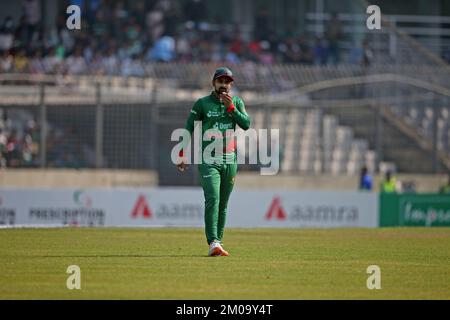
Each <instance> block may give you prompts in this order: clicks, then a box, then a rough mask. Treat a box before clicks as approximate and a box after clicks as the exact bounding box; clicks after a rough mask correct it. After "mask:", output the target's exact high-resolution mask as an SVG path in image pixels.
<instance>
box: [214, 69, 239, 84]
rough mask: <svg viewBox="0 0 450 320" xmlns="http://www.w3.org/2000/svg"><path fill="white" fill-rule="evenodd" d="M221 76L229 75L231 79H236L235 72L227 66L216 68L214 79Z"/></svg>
mask: <svg viewBox="0 0 450 320" xmlns="http://www.w3.org/2000/svg"><path fill="white" fill-rule="evenodd" d="M220 77H228V78H230V79H231V81H234V78H233V72H231V70H230V69H228V68H227V67H220V68H217V69H216V71H215V72H214V77H213V80H216V79H217V78H220Z"/></svg>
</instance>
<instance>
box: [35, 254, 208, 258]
mask: <svg viewBox="0 0 450 320" xmlns="http://www.w3.org/2000/svg"><path fill="white" fill-rule="evenodd" d="M32 257H34V258H211V257H209V256H206V255H195V254H192V255H188V254H178V255H176V254H173V255H170V254H166V255H137V254H108V255H105V254H97V255H47V256H32Z"/></svg>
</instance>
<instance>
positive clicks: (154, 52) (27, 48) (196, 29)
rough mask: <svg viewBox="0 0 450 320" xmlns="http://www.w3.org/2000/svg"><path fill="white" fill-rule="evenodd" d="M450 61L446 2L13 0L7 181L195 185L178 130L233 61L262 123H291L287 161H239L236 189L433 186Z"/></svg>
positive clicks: (4, 101)
mask: <svg viewBox="0 0 450 320" xmlns="http://www.w3.org/2000/svg"><path fill="white" fill-rule="evenodd" d="M71 4H75V5H78V6H79V7H80V8H81V29H80V30H69V29H68V28H67V26H66V20H67V18H68V17H69V14H67V13H66V9H67V7H68V6H69V5H71ZM370 4H376V5H378V6H379V7H380V8H381V13H382V25H381V26H382V28H381V30H369V29H368V28H367V27H366V20H367V18H368V17H369V14H367V13H366V9H367V7H368V6H369V5H370ZM449 62H450V2H448V1H444V0H409V1H401V0H390V1H387V0H385V1H371V2H370V3H369V2H367V1H362V0H342V1H331V0H304V1H301V0H277V1H275V0H265V1H263V0H246V1H240V0H230V1H227V2H225V1H222V2H219V1H205V0H184V1H181V0H180V1H174V0H133V1H131V0H128V1H125V0H121V1H120V0H117V1H116V0H109V1H107V0H103V1H102V0H91V1H89V0H84V1H83V0H78V1H57V0H23V1H1V2H0V151H1V152H0V167H1V169H0V185H1V186H4V187H5V186H6V187H9V186H14V187H15V186H18V187H23V186H34V187H60V186H61V187H88V186H89V187H97V186H101V187H115V186H145V187H147V186H167V185H172V186H177V185H188V186H189V185H198V179H197V171H196V170H195V169H194V168H190V170H188V171H187V172H185V173H184V174H180V173H179V172H178V171H177V170H176V168H175V166H174V165H173V164H172V162H171V160H170V151H171V149H172V147H173V146H174V144H175V143H174V142H171V141H170V135H171V133H172V131H173V130H174V129H176V128H180V127H183V126H184V122H185V119H186V117H187V115H188V112H189V110H190V108H191V106H192V104H193V102H194V101H195V100H196V99H198V98H199V97H202V96H204V95H207V94H209V91H210V90H211V78H212V74H213V71H214V70H215V68H217V67H218V66H222V65H226V66H228V67H229V68H231V69H232V71H233V72H234V74H235V79H236V81H235V87H234V88H235V90H234V94H237V95H239V96H241V97H242V98H243V100H244V101H245V103H246V108H247V111H248V113H249V114H250V116H251V118H252V127H253V128H255V129H260V128H269V129H270V128H272V129H275V128H279V129H280V142H279V143H280V150H281V154H280V160H281V170H280V173H279V174H278V175H277V176H272V177H261V176H260V175H259V165H241V166H240V169H239V170H240V171H241V173H240V175H239V179H237V182H236V183H237V185H238V186H240V187H249V188H289V189H338V190H357V189H369V190H375V191H378V190H380V188H381V189H382V188H383V186H382V183H383V181H384V180H383V179H385V175H386V174H387V175H388V176H389V175H390V176H395V177H396V178H397V179H396V180H395V183H394V184H395V188H396V190H397V191H404V192H421V191H425V192H435V191H438V190H439V188H441V187H442V185H445V184H447V185H448V184H450V181H448V178H447V174H448V172H449V170H450V123H449V112H450V100H449V97H450V87H449V74H450V67H449ZM366 176H370V178H369V179H366ZM367 181H370V183H368V182H367ZM369 185H370V186H369Z"/></svg>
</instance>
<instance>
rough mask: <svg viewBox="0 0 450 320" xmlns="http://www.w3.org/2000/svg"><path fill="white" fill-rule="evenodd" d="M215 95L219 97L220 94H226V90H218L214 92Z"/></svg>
mask: <svg viewBox="0 0 450 320" xmlns="http://www.w3.org/2000/svg"><path fill="white" fill-rule="evenodd" d="M215 91H216V93H217V95H218V96H219V95H220V94H221V93H227V89H226V88H219V90H215Z"/></svg>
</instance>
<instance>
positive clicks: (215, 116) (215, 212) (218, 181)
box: [177, 67, 250, 256]
mask: <svg viewBox="0 0 450 320" xmlns="http://www.w3.org/2000/svg"><path fill="white" fill-rule="evenodd" d="M233 81H234V78H233V73H232V72H231V70H230V69H228V68H226V67H221V68H218V69H217V70H216V71H215V73H214V76H213V79H212V86H213V88H214V90H213V91H212V92H211V94H210V95H208V96H206V97H203V98H200V99H198V100H197V101H196V102H195V104H194V106H193V107H192V110H191V111H190V113H189V117H188V119H187V121H186V125H185V128H186V129H187V130H188V131H189V132H190V134H191V136H192V133H193V131H194V122H195V121H201V124H202V137H203V134H204V133H205V131H207V130H208V129H214V130H215V131H216V132H217V133H218V134H219V135H218V136H216V137H214V138H219V139H223V150H222V152H221V153H219V154H212V155H211V157H212V158H213V160H215V162H214V163H213V164H207V163H205V159H202V163H201V164H199V166H198V169H199V175H200V183H201V185H202V188H203V193H204V197H205V234H206V240H207V242H208V245H209V252H208V255H209V256H228V255H229V254H228V252H227V251H225V249H224V248H223V244H222V238H223V232H224V228H225V222H226V216H227V204H228V199H229V198H230V194H231V191H232V190H233V186H234V179H235V176H236V172H237V161H236V159H237V156H236V142H235V141H236V139H235V137H233V138H232V139H229V138H227V137H226V136H225V135H226V130H228V131H231V130H233V131H234V130H235V128H236V125H238V126H239V127H241V128H242V129H244V130H247V129H248V128H249V127H250V117H249V115H248V114H247V112H246V111H245V107H244V102H243V101H242V99H240V98H239V97H237V96H231V94H230V92H231V88H232V86H233ZM204 140H205V139H202V151H203V150H204V149H205V148H206V146H207V145H208V144H210V143H211V142H212V141H204ZM202 154H203V152H202ZM179 156H180V159H179V162H178V164H177V167H178V169H179V170H180V171H184V170H185V169H186V168H187V164H186V159H185V158H184V157H183V156H184V149H182V150H181V151H180V153H179ZM220 160H221V161H220Z"/></svg>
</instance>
